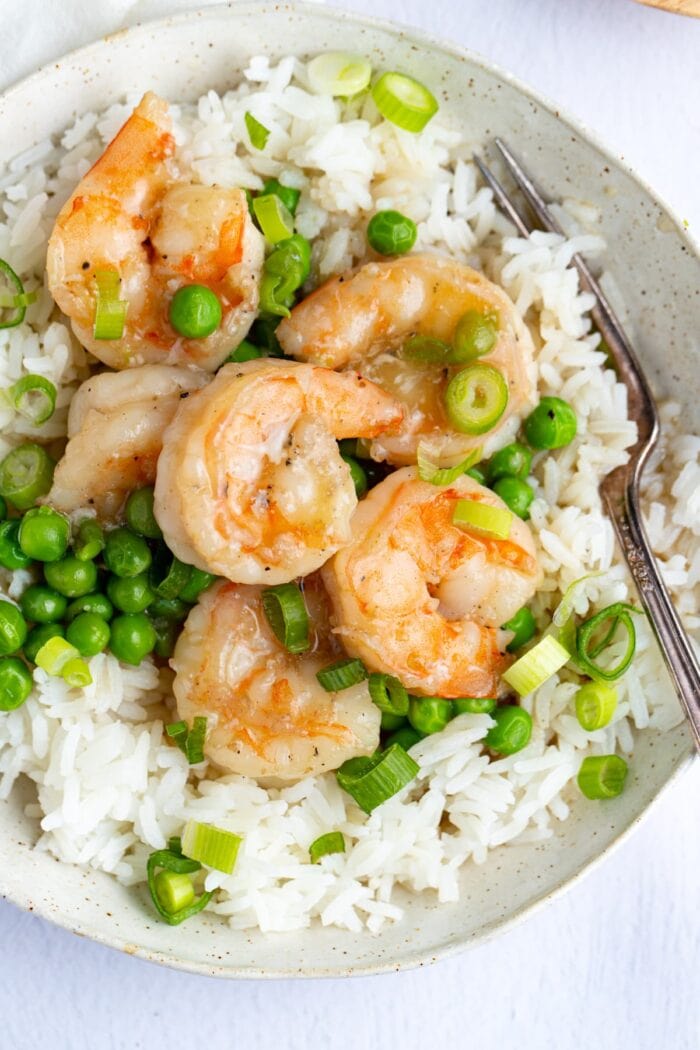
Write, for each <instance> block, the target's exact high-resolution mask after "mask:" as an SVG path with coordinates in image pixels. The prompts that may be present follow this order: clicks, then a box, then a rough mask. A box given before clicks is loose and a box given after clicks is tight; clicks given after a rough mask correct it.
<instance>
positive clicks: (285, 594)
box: [262, 583, 310, 653]
mask: <svg viewBox="0 0 700 1050" xmlns="http://www.w3.org/2000/svg"><path fill="white" fill-rule="evenodd" d="M262 603H263V609H264V611H265V616H266V617H267V622H268V623H269V624H270V627H271V628H272V631H273V634H274V635H275V637H276V638H277V639H278V641H280V642H281V643H282V645H283V646H284V647H285V649H287V650H288V651H289V652H290V653H305V652H306V650H307V649H308V648H309V645H310V642H309V614H308V613H307V611H306V605H305V603H304V595H303V594H302V593H301V591H300V589H299V587H298V586H297V585H296V583H280V584H279V585H278V586H277V587H268V588H267V589H266V590H264V591H263V594H262Z"/></svg>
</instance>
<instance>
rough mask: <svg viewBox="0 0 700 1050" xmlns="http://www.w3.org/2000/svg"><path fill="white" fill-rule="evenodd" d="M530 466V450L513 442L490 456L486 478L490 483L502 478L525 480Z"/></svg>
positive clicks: (517, 442)
mask: <svg viewBox="0 0 700 1050" xmlns="http://www.w3.org/2000/svg"><path fill="white" fill-rule="evenodd" d="M531 466H532V452H530V449H529V448H527V446H526V445H521V444H520V442H519V441H514V442H513V444H512V445H506V447H505V448H502V449H499V451H498V452H496V454H495V455H494V456H492V458H491V461H490V463H489V465H488V478H489V481H490V482H494V481H498V479H499V478H504V477H513V478H526V477H527V476H528V474H529V473H530V467H531Z"/></svg>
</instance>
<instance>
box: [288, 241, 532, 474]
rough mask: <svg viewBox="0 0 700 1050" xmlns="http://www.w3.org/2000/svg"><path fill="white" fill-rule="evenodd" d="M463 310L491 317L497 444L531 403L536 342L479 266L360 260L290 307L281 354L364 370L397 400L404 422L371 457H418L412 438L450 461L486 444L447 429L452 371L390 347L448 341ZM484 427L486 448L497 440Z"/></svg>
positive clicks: (413, 259)
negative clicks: (497, 374) (499, 402)
mask: <svg viewBox="0 0 700 1050" xmlns="http://www.w3.org/2000/svg"><path fill="white" fill-rule="evenodd" d="M469 310H477V311H478V312H480V313H484V312H489V313H491V314H496V315H497V316H498V322H499V323H498V338H497V341H496V344H495V346H494V348H493V350H492V351H491V352H490V353H489V354H488V355H486V356H484V357H483V358H481V359H480V360H482V361H484V362H487V363H488V364H491V365H493V366H494V367H495V368H498V369H499V370H500V371H501V372H502V373H503V375H504V377H505V378H506V380H507V383H508V392H509V397H508V404H507V407H506V410H505V412H504V413H503V415H502V416H501V419H500V420H499V422H498V424H497V427H496V428H494V430H493V431H492V432H491V435H496V434H498V435H499V440H498V445H500V444H503V437H504V434H505V435H506V440H508V439H509V438H510V437H511V436H512V434H513V433H514V428H515V426H517V420H516V419H515V418H514V417H515V416H516V415H517V414H518V413H521V412H522V411H523V410H525V409H527V408H528V407H529V406H530V404H531V403H532V400H533V397H534V394H535V383H534V376H533V369H532V355H533V346H532V339H531V337H530V333H529V332H528V330H527V328H526V327H525V325H524V324H523V322H522V321H521V320H520V317H519V316H518V314H517V312H516V310H515V307H514V306H513V303H512V302H511V301H510V299H509V298H508V296H507V295H506V294H505V292H503V290H502V289H501V288H499V287H498V286H497V285H495V284H493V283H492V282H491V281H489V280H487V278H486V277H484V275H483V274H481V273H478V272H477V271H476V270H472V269H470V268H469V267H467V266H462V265H461V264H459V263H456V262H454V261H453V260H451V259H447V258H444V257H442V256H438V255H408V256H405V257H403V258H400V259H391V260H387V261H383V262H371V263H367V264H366V265H365V266H362V267H360V269H359V270H357V271H355V272H354V273H351V274H346V275H345V276H342V277H336V278H333V279H332V280H330V281H327V282H326V283H325V284H323V285H322V286H321V287H320V288H318V289H317V290H316V291H315V292H313V293H312V294H311V295H309V296H308V297H307V298H306V299H304V300H303V301H302V302H301V303H299V305H298V306H296V307H294V309H293V310H292V313H291V316H290V317H289V318H287V319H286V320H284V321H282V323H281V324H280V325H279V327H278V328H277V333H276V334H277V338H278V339H279V341H280V344H281V346H282V349H283V350H284V351H285V353H287V354H289V355H291V356H293V357H297V358H299V359H301V360H303V361H311V362H313V363H314V364H320V365H325V366H326V367H327V368H343V367H345V366H347V365H352V366H354V367H358V368H361V370H362V374H363V375H364V376H366V377H367V378H368V379H371V380H372V381H373V382H375V383H377V384H378V385H379V386H381V387H382V388H383V389H384V390H387V391H388V392H389V393H392V394H393V395H394V396H395V397H397V398H398V399H399V400H400V401H401V402H402V404H403V405H404V409H405V414H404V425H403V426H402V428H401V430H400V431H399V432H398V433H392V434H386V435H380V437H379V438H377V439H376V440H375V441H373V442H372V445H371V448H370V452H371V455H372V458H374V459H380V460H382V459H386V460H388V461H389V462H390V463H393V464H396V465H403V464H410V463H415V462H416V451H417V448H418V444H419V442H426V443H427V444H428V446H429V447H430V449H431V452H432V454H433V456H434V458H436V459H438V460H439V461H440V462H441V463H442V464H453V463H457V462H459V461H460V460H461V459H463V458H464V457H465V455H466V454H467V453H468V452H469V451H470V450H472V449H473V448H475V447H476V446H478V445H483V444H484V438H483V437H474V436H471V435H468V434H461V433H458V432H457V431H455V430H453V429H452V427H451V426H450V423H449V421H448V419H447V416H446V413H445V410H444V406H443V395H444V391H445V387H446V385H447V382H448V380H449V378H450V377H451V374H452V372H453V371H454V370H453V369H448V368H446V367H445V366H444V365H443V364H439V365H437V364H428V363H425V362H420V361H409V360H406V359H404V358H402V357H401V356H397V354H396V351H399V350H400V349H401V346H402V344H403V343H404V341H405V340H406V339H408V338H409V337H410V336H412V335H421V336H430V337H433V338H435V339H439V340H442V341H443V342H446V343H450V342H451V341H452V339H453V337H454V333H455V328H456V326H457V323H458V321H459V320H460V318H461V317H462V316H463V315H464V314H465V313H466V312H467V311H469ZM509 421H512V422H510V425H509V427H507V424H508V423H509ZM491 435H489V438H488V442H489V444H488V451H489V452H490V451H492V450H493V449H494V448H495V447H497V444H496V443H495V442H494V441H493V439H492V437H491Z"/></svg>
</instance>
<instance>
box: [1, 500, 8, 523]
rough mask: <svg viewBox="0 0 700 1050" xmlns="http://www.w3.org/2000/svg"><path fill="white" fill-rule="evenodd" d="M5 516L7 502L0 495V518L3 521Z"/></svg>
mask: <svg viewBox="0 0 700 1050" xmlns="http://www.w3.org/2000/svg"><path fill="white" fill-rule="evenodd" d="M6 517H7V504H6V503H5V500H4V499H3V498H2V496H0V519H1V520H3V521H4V519H5V518H6Z"/></svg>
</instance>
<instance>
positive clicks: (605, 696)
mask: <svg viewBox="0 0 700 1050" xmlns="http://www.w3.org/2000/svg"><path fill="white" fill-rule="evenodd" d="M575 703H576V717H577V718H578V721H579V725H580V726H581V727H582V729H585V730H586V731H587V732H589V733H591V732H593V730H595V729H602V728H603V726H606V725H608V723H609V722H610V719H611V718H612V716H613V715H614V714H615V708H616V707H617V689H615V688H613V686H611V685H606V684H605V682H586V684H585V685H582V686H581V688H580V689H579V691H578V692H577V693H576V701H575Z"/></svg>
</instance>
